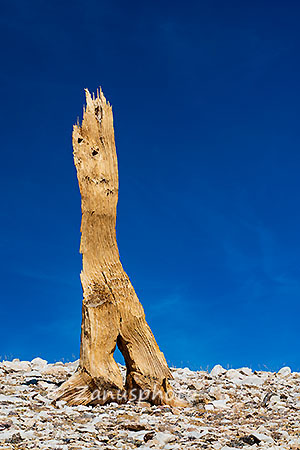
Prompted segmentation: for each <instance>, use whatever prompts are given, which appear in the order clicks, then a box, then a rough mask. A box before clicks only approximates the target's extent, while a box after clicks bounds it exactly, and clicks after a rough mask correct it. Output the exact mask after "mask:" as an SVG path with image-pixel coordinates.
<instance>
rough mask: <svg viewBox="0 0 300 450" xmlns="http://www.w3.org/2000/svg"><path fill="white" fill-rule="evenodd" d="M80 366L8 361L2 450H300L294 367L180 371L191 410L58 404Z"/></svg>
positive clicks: (3, 375)
mask: <svg viewBox="0 0 300 450" xmlns="http://www.w3.org/2000/svg"><path fill="white" fill-rule="evenodd" d="M77 365H78V362H77V361H75V362H74V363H66V364H63V363H61V362H59V363H55V364H48V363H47V361H45V360H43V359H41V358H35V359H34V360H33V361H31V362H29V361H19V360H13V361H3V362H2V363H0V381H1V385H0V386H1V387H0V448H1V449H3V450H4V449H7V450H8V449H14V450H15V449H24V450H25V449H26V450H28V449H45V450H49V449H55V450H82V449H85V448H87V449H134V448H139V449H141V450H147V449H165V450H168V449H170V450H171V449H172V450H176V449H178V450H181V449H202V448H203V449H215V450H229V449H230V450H234V449H244V450H246V449H252V450H263V449H273V450H280V449H289V450H297V449H298V450H300V373H297V372H291V369H290V368H289V367H283V368H282V369H280V371H279V372H278V373H273V372H264V371H261V372H254V373H253V372H252V370H251V369H249V368H247V367H243V368H241V369H230V370H226V369H224V368H223V367H221V366H220V365H217V366H215V367H214V368H213V369H212V371H211V372H210V373H209V372H205V371H198V372H192V371H191V370H189V369H188V368H185V369H172V373H173V376H174V380H173V381H171V383H172V385H173V388H174V391H175V392H176V394H177V395H178V397H180V398H183V399H185V400H187V401H188V402H189V404H190V407H186V408H173V407H169V406H163V407H157V406H150V405H149V404H148V403H145V402H144V403H141V404H130V403H127V404H125V405H117V404H116V403H112V404H110V405H107V406H96V407H87V406H77V407H68V406H67V405H66V404H65V402H58V403H57V405H56V406H53V405H52V404H51V397H52V396H53V394H54V391H55V390H56V389H57V387H58V386H59V385H60V384H61V383H62V382H63V381H64V380H66V379H67V378H68V377H69V376H70V375H71V374H72V373H73V372H74V371H75V369H76V367H77ZM120 368H121V370H122V372H123V374H125V368H124V367H122V366H120Z"/></svg>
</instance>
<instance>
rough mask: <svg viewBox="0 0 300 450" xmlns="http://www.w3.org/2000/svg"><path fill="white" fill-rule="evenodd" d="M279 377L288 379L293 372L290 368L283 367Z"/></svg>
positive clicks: (279, 371)
mask: <svg viewBox="0 0 300 450" xmlns="http://www.w3.org/2000/svg"><path fill="white" fill-rule="evenodd" d="M277 373H278V375H280V376H282V377H287V376H289V375H291V373H292V370H291V368H290V367H282V368H281V369H280V370H278V372H277Z"/></svg>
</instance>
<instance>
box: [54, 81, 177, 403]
mask: <svg viewBox="0 0 300 450" xmlns="http://www.w3.org/2000/svg"><path fill="white" fill-rule="evenodd" d="M73 149H74V161H75V166H76V169H77V177H78V182H79V187H80V193H81V201H82V223H81V245H80V252H81V253H82V261H83V270H82V273H81V282H82V288H83V304H82V327H81V349H80V364H79V369H78V371H77V372H76V373H75V374H74V375H73V376H72V377H71V378H70V379H69V380H68V381H66V382H65V383H64V384H63V385H62V386H61V387H60V388H59V391H58V393H57V399H63V400H66V401H67V402H68V403H69V404H93V403H98V402H99V403H105V402H108V401H110V400H114V401H119V402H123V401H126V400H128V399H133V398H134V397H135V396H136V395H138V396H141V395H142V397H143V398H144V399H146V400H148V401H150V402H151V403H155V404H163V403H174V399H172V390H171V388H170V386H169V383H168V378H171V374H170V370H169V368H168V365H167V363H166V360H165V357H164V355H163V353H162V352H161V351H160V350H159V348H158V345H157V343H156V341H155V339H154V336H153V334H152V332H151V330H150V328H149V326H148V324H147V322H146V320H145V314H144V310H143V307H142V305H141V303H140V302H139V300H138V298H137V295H136V293H135V291H134V289H133V286H132V284H131V283H130V280H129V278H128V276H127V275H126V273H125V272H124V269H123V267H122V265H121V262H120V257H119V251H118V246H117V241H116V208H117V201H118V165H117V154H116V148H115V139H114V128H113V114H112V108H111V106H110V104H109V103H108V102H106V99H105V97H104V95H103V93H102V91H101V90H100V91H99V92H97V97H96V98H95V97H94V96H93V98H92V97H91V95H90V93H89V92H88V91H87V90H86V108H85V110H84V114H83V121H82V124H81V126H79V124H77V125H75V126H74V130H73ZM116 345H118V347H119V349H120V351H121V352H122V354H123V356H124V359H125V363H126V367H127V375H126V384H125V386H124V385H123V381H122V376H121V373H120V370H119V367H118V365H117V364H116V362H115V360H114V357H113V354H114V351H115V348H116Z"/></svg>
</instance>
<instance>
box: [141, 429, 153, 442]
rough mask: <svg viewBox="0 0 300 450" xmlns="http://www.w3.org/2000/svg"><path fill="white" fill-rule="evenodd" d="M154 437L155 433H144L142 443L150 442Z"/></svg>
mask: <svg viewBox="0 0 300 450" xmlns="http://www.w3.org/2000/svg"><path fill="white" fill-rule="evenodd" d="M154 436H155V431H150V432H149V433H146V434H145V435H144V441H145V442H148V441H151V439H153V438H154Z"/></svg>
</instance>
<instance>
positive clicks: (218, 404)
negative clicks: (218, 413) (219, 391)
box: [212, 399, 228, 409]
mask: <svg viewBox="0 0 300 450" xmlns="http://www.w3.org/2000/svg"><path fill="white" fill-rule="evenodd" d="M226 403H227V400H226V399H223V400H214V401H213V402H212V404H213V405H214V407H215V408H220V409H224V408H228V405H227V404H226Z"/></svg>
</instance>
